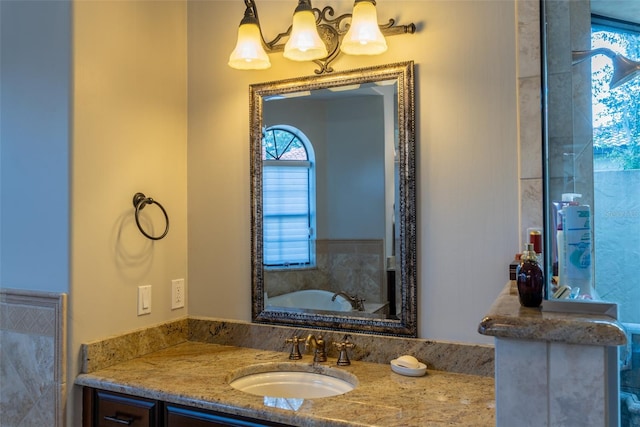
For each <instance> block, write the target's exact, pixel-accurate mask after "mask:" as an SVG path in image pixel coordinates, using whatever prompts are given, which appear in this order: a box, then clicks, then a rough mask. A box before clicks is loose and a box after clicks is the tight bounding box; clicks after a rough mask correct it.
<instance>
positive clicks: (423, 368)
mask: <svg viewBox="0 0 640 427" xmlns="http://www.w3.org/2000/svg"><path fill="white" fill-rule="evenodd" d="M397 360H398V359H393V360H392V361H391V370H392V371H393V372H395V373H396V374H400V375H405V376H407V377H421V376H423V375H424V374H426V373H427V365H425V364H424V363H420V362H418V366H417V367H415V368H407V367H405V366H401V365H400V364H398V361H397Z"/></svg>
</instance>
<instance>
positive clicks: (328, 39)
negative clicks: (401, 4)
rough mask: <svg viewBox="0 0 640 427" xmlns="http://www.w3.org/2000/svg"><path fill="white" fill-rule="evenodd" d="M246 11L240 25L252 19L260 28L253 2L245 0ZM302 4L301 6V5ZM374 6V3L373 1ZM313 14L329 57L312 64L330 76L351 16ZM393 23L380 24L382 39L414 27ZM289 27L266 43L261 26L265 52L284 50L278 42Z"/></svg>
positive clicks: (410, 31) (328, 10)
mask: <svg viewBox="0 0 640 427" xmlns="http://www.w3.org/2000/svg"><path fill="white" fill-rule="evenodd" d="M244 3H245V6H246V10H245V13H244V18H243V22H245V20H253V21H247V22H255V23H257V24H258V27H260V20H259V18H258V8H257V6H256V3H255V0H244ZM303 3H304V4H303ZM374 4H375V2H374ZM307 5H308V6H309V7H310V0H300V5H299V6H298V7H301V6H302V7H305V6H307ZM311 10H312V11H313V14H314V15H315V17H316V26H317V28H318V33H319V34H320V38H321V39H322V41H323V42H324V44H325V46H326V47H327V52H328V55H327V56H326V57H325V58H321V59H316V60H314V61H313V62H314V63H316V64H317V65H318V67H319V68H318V69H316V70H315V73H316V74H323V73H331V72H332V71H333V68H332V67H331V65H330V64H331V63H332V62H333V61H334V60H335V59H336V58H337V57H338V56H339V55H340V53H341V52H340V42H341V41H342V38H343V37H344V35H345V34H346V33H347V31H348V29H349V21H348V20H350V19H351V18H352V14H351V13H345V14H343V15H340V16H338V17H336V18H333V15H334V14H335V11H334V10H333V8H332V7H331V6H325V7H324V8H323V9H322V10H320V9H318V8H312V9H311ZM395 24H396V22H395V20H393V19H389V21H388V22H387V23H386V24H383V25H379V27H380V31H381V32H382V34H383V35H385V36H394V35H399V34H413V33H415V31H416V26H415V24H413V23H411V24H408V25H398V26H396V25H395ZM291 29H292V26H289V28H288V29H287V31H285V32H283V33H280V34H278V35H277V36H276V37H275V38H274V39H273V40H271V41H266V40H265V38H264V34H263V33H262V28H261V27H260V37H261V38H262V43H263V47H264V49H265V51H266V52H267V53H275V52H282V51H284V46H285V43H283V42H281V40H282V39H283V38H285V37H289V36H290V35H291Z"/></svg>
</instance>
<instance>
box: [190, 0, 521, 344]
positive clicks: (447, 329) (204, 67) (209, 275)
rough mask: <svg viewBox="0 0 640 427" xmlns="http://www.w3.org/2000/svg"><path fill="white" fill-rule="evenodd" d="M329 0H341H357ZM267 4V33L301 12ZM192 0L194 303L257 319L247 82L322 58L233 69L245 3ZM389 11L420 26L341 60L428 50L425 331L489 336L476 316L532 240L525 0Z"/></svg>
mask: <svg viewBox="0 0 640 427" xmlns="http://www.w3.org/2000/svg"><path fill="white" fill-rule="evenodd" d="M326 3H327V4H330V5H333V6H334V7H335V9H336V12H337V13H345V12H347V11H350V9H351V5H352V2H351V1H329V2H326ZM267 5H268V6H267ZM316 6H320V4H316ZM258 7H259V14H260V19H261V22H262V23H263V29H264V32H265V34H266V37H267V38H272V37H274V36H275V35H276V34H277V33H278V32H280V31H283V30H284V29H285V28H286V26H287V25H288V23H289V22H290V17H291V14H292V12H293V10H292V7H291V4H290V2H286V1H269V2H259V4H258ZM188 8H189V13H188V15H189V16H188V20H189V25H188V27H189V28H188V31H189V35H188V39H189V64H188V70H189V144H188V156H189V168H188V182H189V201H188V203H189V204H188V212H189V238H188V242H189V243H188V244H189V250H188V251H189V283H190V288H189V298H190V303H189V314H190V315H196V316H213V317H218V318H228V319H236V320H247V321H248V320H250V309H251V280H250V212H249V111H248V104H249V102H248V86H249V85H250V84H252V83H258V82H265V81H271V80H278V79H283V78H288V77H295V76H301V75H310V74H313V70H314V67H313V66H312V65H311V64H297V63H293V62H290V61H287V60H286V59H284V58H282V56H281V55H279V54H274V55H271V56H270V58H271V61H272V68H271V69H269V70H267V71H261V72H260V71H247V72H243V71H238V70H233V69H231V68H229V67H228V66H227V65H226V63H227V60H228V55H229V53H230V51H231V50H232V48H233V46H234V44H235V37H236V31H237V24H238V23H239V21H240V19H241V18H242V14H243V12H244V6H243V4H242V2H238V1H215V2H190V3H189V6H188ZM378 17H379V20H380V21H381V22H382V21H384V20H386V19H388V18H391V17H393V18H394V19H396V20H397V21H398V22H399V23H408V22H415V23H416V24H417V25H418V28H419V31H418V33H417V34H415V35H403V36H394V37H389V38H388V44H389V51H388V52H387V53H385V54H383V55H381V56H377V57H368V58H355V57H341V58H340V59H339V60H337V61H336V62H335V63H334V67H335V69H336V70H346V69H350V68H357V67H362V66H369V65H375V64H383V63H391V62H397V61H406V60H414V61H415V63H416V119H417V123H416V124H417V129H416V130H417V138H416V140H417V145H418V147H417V156H418V159H417V162H418V165H417V169H418V170H417V172H418V180H419V182H418V215H419V218H418V230H419V235H418V257H419V270H418V276H419V277H418V279H419V280H418V282H419V291H418V296H419V309H418V311H419V335H420V337H424V338H430V339H440V340H451V341H465V342H490V340H488V339H485V337H482V336H480V335H479V334H477V332H476V329H477V325H478V323H479V321H480V320H481V319H482V317H483V315H484V314H485V312H486V310H487V309H488V308H489V306H490V305H491V304H492V302H493V300H494V298H495V297H496V295H497V294H498V293H499V291H500V290H501V289H502V287H503V286H504V284H505V282H506V281H507V280H508V275H507V274H508V273H507V271H508V264H509V261H510V259H511V258H512V257H513V255H514V253H516V252H517V251H518V250H519V241H518V229H519V222H518V221H519V217H518V201H519V190H518V158H517V154H518V148H517V147H518V145H517V144H518V136H517V129H516V125H517V118H516V113H517V100H516V87H517V82H516V43H515V39H516V12H515V4H514V3H513V2H508V1H380V2H378ZM223 23H224V25H223Z"/></svg>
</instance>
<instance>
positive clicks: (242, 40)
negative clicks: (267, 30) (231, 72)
mask: <svg viewBox="0 0 640 427" xmlns="http://www.w3.org/2000/svg"><path fill="white" fill-rule="evenodd" d="M229 66H230V67H231V68H236V69H238V70H264V69H267V68H269V67H271V62H270V61H269V56H268V55H267V53H266V52H265V51H264V48H263V47H262V36H261V35H260V28H259V27H258V25H257V24H253V23H250V24H241V25H240V27H239V28H238V42H237V43H236V48H235V49H234V50H233V52H231V55H230V56H229Z"/></svg>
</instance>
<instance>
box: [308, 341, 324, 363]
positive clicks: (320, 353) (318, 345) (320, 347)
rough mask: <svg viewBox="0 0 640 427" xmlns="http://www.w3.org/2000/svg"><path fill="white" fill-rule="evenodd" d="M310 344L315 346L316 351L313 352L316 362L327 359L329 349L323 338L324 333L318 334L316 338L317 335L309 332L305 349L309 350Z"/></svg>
mask: <svg viewBox="0 0 640 427" xmlns="http://www.w3.org/2000/svg"><path fill="white" fill-rule="evenodd" d="M309 346H312V347H313V348H314V353H313V361H314V362H326V361H327V350H326V348H325V346H324V340H323V339H322V335H318V338H317V339H316V337H315V335H313V334H309V336H308V337H307V339H306V341H305V342H304V349H305V351H309Z"/></svg>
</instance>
